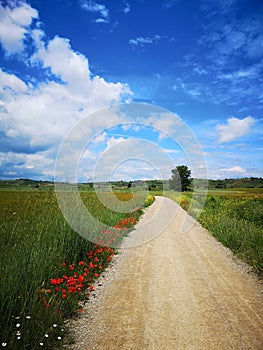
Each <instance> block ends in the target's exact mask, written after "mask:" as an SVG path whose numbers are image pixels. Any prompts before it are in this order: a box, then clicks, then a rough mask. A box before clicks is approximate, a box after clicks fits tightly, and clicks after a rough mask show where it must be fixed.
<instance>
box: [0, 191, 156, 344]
mask: <svg viewBox="0 0 263 350" xmlns="http://www.w3.org/2000/svg"><path fill="white" fill-rule="evenodd" d="M116 196H117V197H118V198H119V199H120V200H121V201H123V202H125V201H127V200H128V199H129V198H130V196H131V194H129V193H128V194H127V193H118V194H116ZM81 197H82V200H83V202H84V203H85V204H86V206H87V207H88V208H89V210H90V211H91V212H92V215H94V216H95V217H96V218H97V219H99V220H101V221H103V222H104V223H105V224H106V225H109V226H111V227H112V229H110V230H108V232H104V233H105V235H106V234H107V236H109V235H110V236H111V240H112V239H115V238H116V239H121V237H122V236H123V235H126V234H127V231H128V228H129V227H132V226H133V225H134V224H135V223H136V221H137V220H138V217H139V216H140V215H141V213H142V209H141V208H139V209H137V210H136V211H134V212H132V213H131V214H126V213H117V212H114V211H112V210H110V209H107V208H106V207H104V206H103V205H102V204H101V203H100V202H99V200H98V198H97V197H96V195H95V193H94V192H92V191H89V192H81ZM141 201H142V198H140V196H139V195H138V202H141ZM150 202H151V200H150V201H149V200H148V201H146V203H145V205H149V204H150ZM0 230H1V236H0V251H1V257H0V273H1V276H2V282H1V289H0V315H1V321H0V327H1V328H0V329H1V332H0V338H1V339H0V344H1V346H2V347H4V348H7V349H12V350H16V349H30V350H34V349H40V348H44V349H51V348H53V346H54V345H55V346H56V347H57V348H60V345H59V343H60V342H62V341H63V338H64V334H65V332H66V327H65V324H64V321H65V319H67V318H68V317H70V316H72V315H73V314H75V313H78V312H79V311H81V310H79V301H80V300H81V299H83V297H84V296H87V294H88V293H91V292H92V290H93V285H92V283H93V281H94V279H95V278H97V277H99V275H100V274H101V273H102V272H103V270H104V269H105V268H106V266H107V264H108V263H109V261H110V260H111V258H112V256H113V254H114V253H116V250H114V249H113V248H109V247H108V248H107V247H104V246H100V245H97V244H95V243H91V242H89V241H87V240H85V239H84V238H82V237H81V236H80V235H78V234H77V233H75V232H74V231H73V230H72V229H71V227H70V226H69V225H68V224H67V222H66V221H65V219H64V218H63V216H62V214H61V212H60V209H59V207H58V204H57V200H56V196H55V193H54V191H53V190H52V188H48V187H47V189H46V190H39V189H30V190H26V191H23V189H21V188H20V190H17V191H16V190H14V189H12V191H8V189H7V188H6V189H5V190H4V191H0Z"/></svg>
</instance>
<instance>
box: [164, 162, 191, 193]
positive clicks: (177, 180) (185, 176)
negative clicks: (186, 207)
mask: <svg viewBox="0 0 263 350" xmlns="http://www.w3.org/2000/svg"><path fill="white" fill-rule="evenodd" d="M171 172H172V178H171V180H170V181H169V183H170V188H172V189H174V190H175V191H182V192H183V191H187V190H188V188H189V185H190V184H191V170H190V169H189V168H188V167H187V166H186V165H178V166H177V167H176V168H175V169H172V170H171Z"/></svg>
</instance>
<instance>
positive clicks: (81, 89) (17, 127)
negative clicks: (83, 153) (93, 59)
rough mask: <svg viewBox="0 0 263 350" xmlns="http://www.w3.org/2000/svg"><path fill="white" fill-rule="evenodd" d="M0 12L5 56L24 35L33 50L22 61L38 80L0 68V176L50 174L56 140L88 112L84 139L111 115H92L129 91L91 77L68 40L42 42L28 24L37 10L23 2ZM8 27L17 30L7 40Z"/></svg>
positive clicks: (42, 36)
mask: <svg viewBox="0 0 263 350" xmlns="http://www.w3.org/2000/svg"><path fill="white" fill-rule="evenodd" d="M94 6H95V5H94ZM98 8H99V9H100V14H101V15H102V14H103V13H104V14H105V16H106V14H107V12H104V10H103V7H98ZM1 16H2V19H3V21H2V22H4V24H2V23H1V24H0V40H1V42H2V45H3V48H4V49H5V50H6V52H7V53H8V54H10V53H15V52H16V53H17V54H19V52H21V51H22V50H23V48H26V46H25V45H26V42H23V38H25V37H27V36H29V35H30V37H31V39H32V40H33V44H34V47H35V52H34V54H33V55H32V56H31V57H29V60H28V63H29V64H31V65H32V66H33V67H34V68H35V69H37V70H39V71H40V72H41V75H42V76H43V77H44V78H43V80H42V81H38V82H37V83H36V80H34V79H32V82H28V81H27V82H25V81H23V80H21V79H20V78H19V77H17V76H16V75H15V74H12V73H9V72H5V71H3V70H0V95H1V102H0V134H1V142H0V145H1V149H2V151H3V150H8V148H9V152H6V153H2V154H1V158H2V162H1V166H0V171H1V173H2V174H3V176H7V177H8V176H13V177H19V176H20V174H21V173H22V169H23V168H24V169H26V170H25V175H27V176H29V177H30V174H31V177H35V178H36V177H37V176H36V174H39V176H40V177H41V174H42V175H45V176H51V174H52V173H53V170H52V167H54V159H55V157H56V152H57V149H58V147H59V144H60V143H61V142H62V140H63V138H64V137H65V136H66V135H67V133H68V132H69V131H70V129H71V128H72V127H73V126H74V125H75V124H76V123H78V122H79V121H80V120H82V119H83V118H86V117H88V116H90V118H91V120H90V123H88V124H87V125H88V127H87V128H88V130H87V128H86V129H85V133H86V135H87V137H88V136H90V135H93V131H94V130H96V128H99V127H102V128H104V127H105V126H107V125H108V124H110V123H111V122H112V121H113V120H114V118H115V116H114V115H109V116H107V115H104V116H102V117H100V118H96V120H92V118H93V117H92V113H93V112H94V111H96V110H98V109H100V108H102V107H104V106H108V105H111V104H114V103H119V102H121V101H122V100H123V99H124V97H125V96H127V95H129V94H130V90H129V88H128V86H127V85H124V84H121V83H111V82H106V81H105V80H104V79H103V78H102V77H99V76H93V75H92V73H91V70H90V67H89V62H88V59H87V58H86V57H85V56H84V55H82V54H81V53H79V52H76V51H75V50H74V49H73V48H72V47H71V45H70V42H69V40H68V39H66V38H61V37H58V36H56V37H55V38H53V39H52V40H47V39H46V37H45V33H44V32H43V31H41V30H40V29H38V27H37V26H34V25H33V24H32V23H31V22H32V19H33V18H37V17H38V13H37V11H36V10H35V9H33V8H31V7H30V6H29V5H27V4H21V5H19V7H14V8H12V9H10V8H9V7H8V8H4V7H3V6H1ZM30 24H31V26H30ZM3 25H4V26H6V27H3ZM1 26H2V27H1ZM5 31H6V32H5ZM10 31H11V33H13V31H16V33H17V34H16V36H15V35H14V36H12V35H11V39H12V38H13V39H12V40H11V39H10V38H9V39H8V38H7V35H6V34H5V33H10ZM18 34H19V35H18ZM5 35H6V37H5ZM24 46H25V47H24ZM17 57H18V56H17ZM29 68H30V67H29ZM116 118H117V117H116ZM95 133H96V132H95ZM75 136H76V138H77V137H78V135H75ZM11 150H12V152H11ZM43 152H44V153H43ZM17 164H19V166H18V165H17ZM7 165H8V166H9V169H7V168H6V167H7Z"/></svg>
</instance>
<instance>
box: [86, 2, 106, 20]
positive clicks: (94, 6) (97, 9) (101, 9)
mask: <svg viewBox="0 0 263 350" xmlns="http://www.w3.org/2000/svg"><path fill="white" fill-rule="evenodd" d="M80 5H81V8H82V9H83V10H85V11H88V12H93V13H99V14H100V16H101V17H103V18H104V19H107V18H108V17H109V10H108V9H107V7H106V6H105V5H102V4H98V3H96V2H95V1H90V0H82V1H81V3H80Z"/></svg>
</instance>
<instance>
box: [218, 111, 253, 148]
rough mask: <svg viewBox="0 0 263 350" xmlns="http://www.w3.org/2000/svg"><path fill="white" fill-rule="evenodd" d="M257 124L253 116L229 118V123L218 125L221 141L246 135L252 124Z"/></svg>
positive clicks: (228, 140)
mask: <svg viewBox="0 0 263 350" xmlns="http://www.w3.org/2000/svg"><path fill="white" fill-rule="evenodd" d="M254 124H255V120H254V118H252V117H246V118H244V119H238V118H234V117H233V118H228V119H227V124H225V125H222V124H218V125H217V126H216V129H217V132H218V134H219V142H220V143H223V142H230V141H233V140H235V139H237V138H239V137H241V136H243V135H246V134H247V133H248V132H249V131H250V128H251V126H252V125H254Z"/></svg>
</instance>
